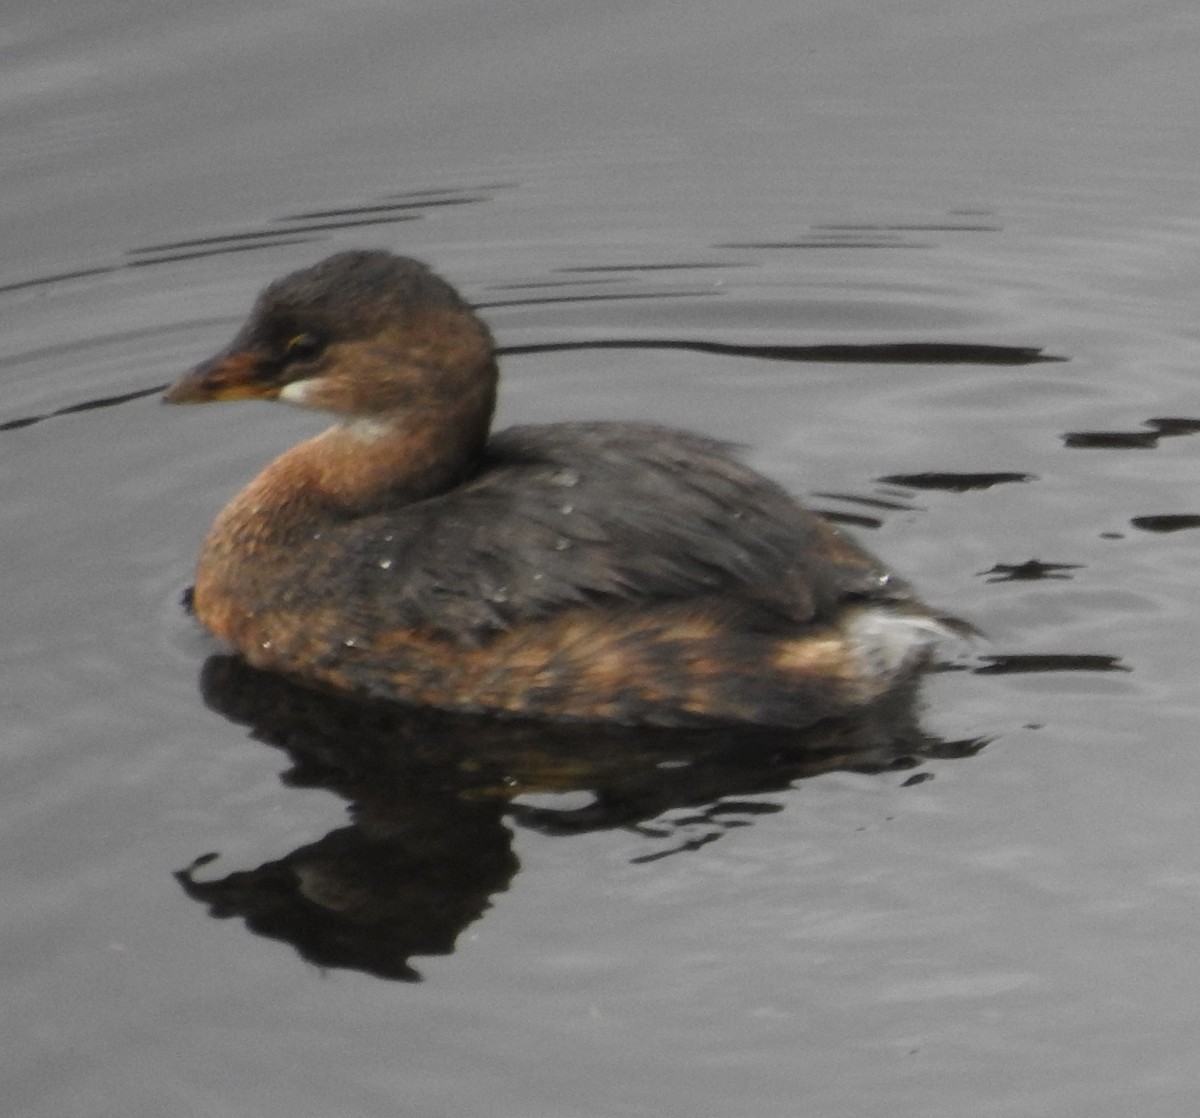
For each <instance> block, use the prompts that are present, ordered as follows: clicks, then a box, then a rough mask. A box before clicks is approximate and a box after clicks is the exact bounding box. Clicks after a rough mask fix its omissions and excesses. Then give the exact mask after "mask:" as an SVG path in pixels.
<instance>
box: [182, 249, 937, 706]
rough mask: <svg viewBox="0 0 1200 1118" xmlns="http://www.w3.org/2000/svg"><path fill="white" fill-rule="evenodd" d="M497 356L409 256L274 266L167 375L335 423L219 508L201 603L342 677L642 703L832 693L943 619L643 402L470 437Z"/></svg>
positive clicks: (748, 701)
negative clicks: (242, 314) (632, 412)
mask: <svg viewBox="0 0 1200 1118" xmlns="http://www.w3.org/2000/svg"><path fill="white" fill-rule="evenodd" d="M496 380H497V370H496V363H495V356H494V347H493V342H492V337H491V335H490V333H489V332H488V329H487V327H486V326H484V325H483V323H482V322H480V320H479V319H478V318H477V317H476V316H475V315H474V314H473V313H472V311H471V309H470V307H468V306H467V304H466V303H465V302H464V301H463V300H462V299H461V297H460V296H459V295H458V293H457V292H456V291H455V290H454V289H453V288H452V287H450V285H449V284H447V283H446V282H445V281H443V280H442V279H440V278H439V277H438V276H436V275H434V273H433V272H431V271H430V270H429V269H428V268H426V267H425V265H423V264H421V263H419V262H417V261H415V260H410V259H406V258H404V257H399V256H393V255H392V254H390V253H387V252H381V251H372V252H368V251H360V252H343V253H339V254H338V255H336V256H331V257H329V258H328V259H327V260H325V261H323V262H322V263H319V264H317V265H315V266H313V267H310V268H306V269H304V270H302V271H298V272H295V273H293V274H292V275H289V276H287V277H285V278H284V279H281V280H278V281H276V282H275V283H273V284H271V285H270V286H269V287H267V288H266V290H265V291H264V292H263V293H262V295H261V296H260V297H259V299H258V302H257V304H256V305H255V307H254V310H253V313H252V314H251V316H250V319H249V321H248V322H247V323H246V324H245V326H244V327H243V328H242V330H241V332H240V333H239V334H238V335H237V336H236V337H235V338H234V340H233V342H232V343H231V344H230V346H229V347H228V348H227V349H226V350H224V351H223V352H222V353H220V354H218V355H217V356H216V357H214V358H212V359H211V360H210V361H207V362H205V363H204V364H202V365H200V366H199V367H197V368H196V369H195V370H193V371H192V372H191V373H189V374H187V375H186V376H185V377H183V378H182V379H181V380H179V381H178V382H177V383H175V384H174V385H173V386H172V387H171V388H170V389H169V390H168V391H167V394H166V397H165V399H166V400H167V401H169V402H172V403H195V402H202V401H209V400H244V399H252V400H283V401H286V402H287V403H291V404H298V405H302V406H304V407H309V408H316V409H319V410H322V411H328V412H331V413H332V414H333V415H335V416H336V417H337V422H336V423H335V424H334V426H332V427H330V428H329V429H328V430H326V431H325V432H324V433H323V434H320V435H318V436H316V437H315V438H312V439H309V440H308V441H307V442H304V443H301V444H300V445H299V446H297V447H294V448H293V449H292V450H290V451H288V452H287V453H286V454H283V455H282V456H281V457H279V458H277V459H276V460H275V461H274V462H272V463H271V464H270V465H269V466H268V467H267V468H266V469H265V470H263V472H262V473H261V474H259V476H258V477H257V478H255V479H254V481H252V482H251V483H250V485H249V486H247V487H246V488H245V489H244V490H242V492H241V493H239V494H238V495H237V496H236V497H235V498H234V499H233V500H232V501H231V502H230V504H229V505H228V506H227V507H226V508H225V510H224V511H223V512H222V513H221V514H220V516H218V518H217V520H216V523H215V524H214V525H213V527H212V530H211V531H210V532H209V534H208V538H207V539H206V541H205V543H204V546H203V550H202V551H201V554H200V561H199V565H198V568H197V571H196V583H195V593H194V598H193V601H194V606H195V611H196V615H197V616H198V617H199V619H200V621H201V622H202V623H203V624H204V625H205V626H206V627H207V628H208V629H210V630H211V631H212V632H213V633H214V634H215V635H216V636H218V637H220V638H221V639H222V640H224V641H227V642H228V643H229V644H231V645H232V646H233V647H234V648H236V649H237V650H238V651H240V652H241V653H242V655H243V656H245V658H246V659H247V660H248V661H249V662H250V663H251V664H253V665H255V666H257V667H262V668H267V669H272V670H275V671H279V672H283V673H286V674H289V675H292V676H295V677H298V678H300V679H303V680H308V681H310V682H313V683H316V684H319V685H325V686H328V687H333V688H335V689H338V690H342V691H351V692H360V693H366V694H371V695H374V696H382V697H387V698H392V699H397V700H401V701H404V702H408V703H415V704H423V705H429V706H435V707H442V708H447V709H451V710H462V711H494V712H498V713H504V714H510V715H520V716H528V717H537V718H570V719H587V720H605V721H610V720H611V721H618V722H627V723H635V724H636V723H643V724H658V725H703V724H708V723H748V724H756V725H764V726H805V725H809V724H811V723H813V722H816V721H818V720H820V719H822V718H827V717H830V716H836V715H843V714H847V713H852V712H854V711H857V710H859V709H861V708H862V707H863V706H864V705H867V704H870V703H872V702H874V701H875V700H878V699H880V698H881V697H883V696H885V695H887V694H888V693H890V692H891V691H893V690H894V689H895V688H896V687H897V686H899V685H900V684H902V683H904V682H905V681H907V680H908V679H909V678H911V676H912V675H913V673H914V672H915V671H916V669H917V668H919V667H920V666H921V664H922V663H924V662H925V661H926V659H927V657H928V650H929V647H930V645H931V644H932V643H933V642H934V641H935V640H936V639H937V638H938V637H939V636H941V635H944V634H945V633H946V631H947V630H946V627H945V625H944V624H943V622H942V621H941V620H940V619H939V618H937V617H936V616H935V615H934V614H932V613H931V611H930V610H929V609H928V608H927V607H926V606H924V605H922V604H921V603H920V602H919V601H917V600H916V598H915V597H914V596H913V594H912V592H911V591H910V590H909V588H908V587H907V586H905V585H904V584H903V583H902V582H901V581H900V580H899V579H897V578H895V577H893V576H891V575H889V574H888V573H887V572H886V570H885V569H884V568H883V567H882V566H881V565H880V564H879V562H878V561H877V560H875V559H874V558H873V557H872V556H870V555H869V554H867V553H866V552H865V551H863V550H862V549H861V548H859V547H858V546H857V545H856V544H855V543H853V542H852V541H850V540H849V539H848V538H847V537H845V536H844V535H843V534H842V533H841V532H840V531H839V530H838V529H837V528H835V527H833V526H832V525H830V524H829V523H827V522H826V521H825V520H823V519H821V518H820V517H818V516H816V515H814V514H813V513H810V512H808V511H807V510H805V509H803V508H801V507H800V506H799V505H798V504H796V502H795V501H793V500H792V499H791V498H790V497H789V496H788V495H787V493H785V492H784V491H783V489H781V488H780V487H779V486H778V485H776V484H774V483H773V482H771V481H768V480H767V479H766V478H764V477H762V476H761V475H759V474H757V473H755V472H754V471H753V470H751V469H749V468H748V467H746V466H744V465H742V464H741V463H740V462H738V461H737V460H736V458H734V457H732V456H731V454H730V451H729V448H728V447H727V446H726V445H725V444H722V443H720V442H716V441H714V440H712V439H708V438H704V437H702V436H700V435H694V434H688V433H686V432H682V431H676V430H671V429H669V428H666V427H658V426H652V425H649V424H637V423H558V424H551V425H546V426H525V427H513V428H510V429H509V430H507V431H503V432H501V433H500V434H497V435H493V436H491V437H490V438H489V434H488V431H489V425H490V422H491V418H492V411H493V407H494V404H495V397H496Z"/></svg>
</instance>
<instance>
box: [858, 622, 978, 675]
mask: <svg viewBox="0 0 1200 1118" xmlns="http://www.w3.org/2000/svg"><path fill="white" fill-rule="evenodd" d="M845 632H846V635H847V637H848V638H849V640H850V646H851V648H853V649H854V651H855V652H856V653H857V654H858V655H859V656H861V657H862V658H863V660H864V661H865V667H866V669H867V673H868V674H869V675H872V676H875V677H888V676H894V675H897V674H899V673H901V672H903V671H905V670H906V669H907V668H910V667H912V666H913V665H915V664H916V662H917V661H918V660H920V659H921V658H922V657H923V656H924V654H925V653H926V652H927V651H928V650H929V649H930V648H931V647H933V645H935V644H937V643H938V642H939V641H943V640H948V639H957V637H958V634H956V633H955V632H954V631H953V630H951V629H949V628H947V627H946V626H945V625H943V624H942V623H941V622H940V621H938V620H937V619H936V618H933V617H926V616H924V615H923V614H919V613H902V612H899V611H897V610H895V609H889V608H887V607H886V606H870V607H868V608H867V609H863V610H860V611H859V612H858V613H857V614H855V615H854V617H853V618H851V620H850V622H849V623H848V624H847V625H846V626H845Z"/></svg>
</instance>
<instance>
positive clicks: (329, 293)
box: [163, 251, 496, 418]
mask: <svg viewBox="0 0 1200 1118" xmlns="http://www.w3.org/2000/svg"><path fill="white" fill-rule="evenodd" d="M495 386H496V366H495V361H494V357H493V342H492V337H491V334H490V333H489V332H488V329H487V327H486V326H485V325H484V324H483V323H482V322H480V321H479V319H478V318H476V317H475V315H474V314H473V313H472V311H471V309H470V307H469V306H468V305H467V304H466V303H465V302H464V301H463V299H462V298H461V296H459V294H458V292H457V291H455V290H454V288H453V287H451V286H450V285H449V284H448V283H446V281H445V280H443V279H441V278H440V277H439V276H437V275H435V274H434V273H433V272H432V271H430V269H429V268H427V267H426V266H425V265H424V264H422V263H420V261H417V260H412V259H410V258H408V257H404V256H394V255H393V254H392V253H390V252H384V251H353V252H342V253H338V254H337V255H335V256H330V257H328V258H327V259H325V260H323V261H321V262H320V263H319V264H315V265H313V266H312V267H309V268H304V269H302V270H300V271H298V272H293V273H292V274H291V275H288V276H285V277H284V278H283V279H281V280H277V281H276V282H274V283H272V284H271V285H270V286H269V287H267V288H266V289H265V290H264V291H263V292H262V294H261V295H260V296H259V297H258V301H257V302H256V304H255V306H254V310H253V311H252V313H251V315H250V318H249V320H248V321H247V322H246V324H245V325H244V326H243V327H242V329H241V330H240V331H239V332H238V334H237V336H236V337H235V338H234V339H233V341H232V342H231V343H230V344H229V346H228V347H227V348H226V349H224V350H223V351H222V352H221V353H219V354H217V355H216V356H215V357H213V358H212V359H210V360H208V361H205V362H204V363H203V364H201V365H198V366H197V367H196V368H195V369H193V370H192V371H191V372H190V373H188V374H186V375H185V376H184V377H182V378H181V379H180V380H178V381H176V382H175V383H174V384H173V385H171V387H170V388H169V389H168V390H167V392H166V394H165V396H164V397H163V399H164V401H165V402H167V403H173V404H182V403H206V402H209V401H213V400H282V401H284V402H286V403H290V404H298V405H301V406H303V407H309V408H316V409H319V410H322V411H329V412H333V413H334V414H336V415H340V416H344V417H347V418H366V417H372V416H383V415H385V414H387V413H395V412H397V411H405V412H410V411H414V410H427V409H432V410H444V409H446V408H447V407H449V408H451V409H453V410H457V409H458V408H460V407H462V406H463V405H464V404H466V405H468V406H471V405H474V407H476V408H482V409H485V410H486V412H487V414H488V415H489V416H490V414H491V409H492V406H493V403H494V399H495Z"/></svg>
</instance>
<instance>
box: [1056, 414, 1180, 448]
mask: <svg viewBox="0 0 1200 1118" xmlns="http://www.w3.org/2000/svg"><path fill="white" fill-rule="evenodd" d="M1145 428H1146V429H1145V430H1139V431H1068V432H1067V433H1066V434H1065V435H1063V436H1062V440H1063V445H1064V446H1068V447H1070V448H1071V449H1073V450H1153V449H1155V448H1156V447H1157V446H1158V444H1159V441H1160V440H1162V439H1173V438H1179V437H1180V436H1182V435H1195V434H1197V433H1200V419H1187V418H1179V417H1168V418H1160V419H1147V420H1146V421H1145Z"/></svg>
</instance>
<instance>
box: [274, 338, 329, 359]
mask: <svg viewBox="0 0 1200 1118" xmlns="http://www.w3.org/2000/svg"><path fill="white" fill-rule="evenodd" d="M320 352H321V341H320V339H319V338H318V337H317V336H316V335H315V334H296V335H294V336H293V337H291V338H288V340H287V344H286V345H285V346H284V347H283V355H284V357H285V358H287V360H289V361H307V360H309V358H312V357H316V356H317V354H318V353H320Z"/></svg>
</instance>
